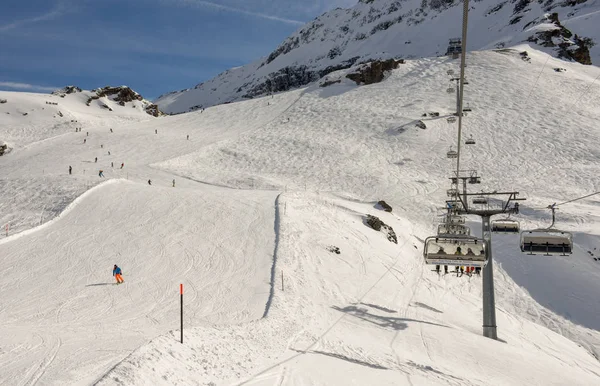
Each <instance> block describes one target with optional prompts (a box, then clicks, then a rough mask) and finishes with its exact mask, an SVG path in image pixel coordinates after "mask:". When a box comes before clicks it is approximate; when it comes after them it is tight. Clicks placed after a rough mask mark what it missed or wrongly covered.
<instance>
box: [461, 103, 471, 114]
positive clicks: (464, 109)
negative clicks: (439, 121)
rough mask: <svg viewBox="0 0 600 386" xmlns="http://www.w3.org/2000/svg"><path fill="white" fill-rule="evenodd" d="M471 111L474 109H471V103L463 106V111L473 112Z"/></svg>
mask: <svg viewBox="0 0 600 386" xmlns="http://www.w3.org/2000/svg"><path fill="white" fill-rule="evenodd" d="M471 111H473V110H472V109H471V106H469V104H468V103H467V107H463V112H471Z"/></svg>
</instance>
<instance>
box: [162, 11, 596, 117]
mask: <svg viewBox="0 0 600 386" xmlns="http://www.w3.org/2000/svg"><path fill="white" fill-rule="evenodd" d="M599 7H600V3H599V2H598V1H597V0H587V1H577V2H567V1H559V0H549V1H545V2H542V1H538V2H536V1H530V0H518V1H517V0H511V1H507V0H481V1H471V4H470V11H469V29H468V32H469V38H468V47H467V48H468V50H469V51H472V50H486V49H493V48H500V47H510V46H514V45H516V44H520V43H522V42H525V41H528V40H531V39H532V38H535V37H536V36H538V34H539V33H544V32H546V31H554V30H559V29H560V28H559V26H558V25H556V24H555V23H553V22H552V21H551V20H550V19H549V18H548V17H546V16H545V15H549V14H551V13H557V16H558V21H559V23H560V24H561V25H562V26H564V27H566V28H567V29H568V30H569V31H570V33H571V35H569V34H567V36H568V37H567V38H565V39H564V41H565V42H568V44H571V45H572V44H573V43H574V42H575V40H576V38H575V36H578V37H581V38H584V37H587V38H590V39H592V41H593V42H595V43H596V45H595V46H592V47H591V48H590V56H591V61H592V63H597V62H598V61H600V45H599V44H598V43H599V42H600V35H599V34H598V32H599V30H598V28H596V27H595V26H596V25H597V24H598V22H599V19H598V17H599V16H598V15H600V8H599ZM462 8H463V5H462V2H456V1H452V0H451V1H442V0H430V1H427V0H423V1H422V0H405V1H402V0H361V1H359V2H358V4H357V5H356V6H354V7H353V8H351V9H339V8H338V9H335V10H332V11H330V12H327V13H325V14H323V15H321V16H319V17H318V18H316V19H315V20H313V21H312V22H310V23H308V24H306V25H305V26H303V27H301V28H300V29H299V30H298V31H296V32H295V33H294V34H292V35H291V36H290V37H288V38H287V39H286V40H285V41H283V42H282V43H281V45H280V46H279V47H277V48H276V49H275V50H274V51H273V52H272V53H271V54H270V55H269V56H268V57H265V58H261V59H259V60H257V61H255V62H253V63H250V64H248V65H246V66H243V67H237V68H234V69H230V70H228V71H225V72H224V73H222V74H220V75H218V76H217V77H215V78H214V79H211V80H208V81H206V82H204V83H201V84H198V85H197V86H195V87H194V88H191V89H187V90H181V91H177V92H172V93H168V94H165V95H162V96H161V97H159V98H158V99H157V100H156V103H157V104H158V105H159V107H160V108H161V110H162V111H165V112H168V113H181V112H188V111H193V110H195V109H198V108H200V107H207V106H212V105H216V104H221V103H227V102H231V101H237V100H240V99H245V98H252V97H254V96H257V95H265V94H268V93H271V92H279V91H285V90H288V89H291V88H297V87H300V86H303V85H306V84H308V83H310V82H314V81H316V80H318V79H319V78H321V77H323V76H324V75H326V74H328V73H330V72H332V71H334V70H336V69H339V68H347V67H349V66H351V65H353V64H355V63H361V62H365V61H370V60H375V59H387V58H422V57H430V56H440V55H445V53H446V50H447V47H448V39H449V38H452V37H460V36H461V27H462ZM536 41H537V42H538V44H539V46H538V47H537V48H542V47H545V49H546V50H547V51H548V52H551V53H553V55H558V54H559V51H560V50H559V47H558V44H560V43H561V42H562V41H563V40H561V39H559V38H558V37H547V38H544V39H536Z"/></svg>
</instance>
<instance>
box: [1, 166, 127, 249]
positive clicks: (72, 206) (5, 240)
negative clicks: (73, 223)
mask: <svg viewBox="0 0 600 386" xmlns="http://www.w3.org/2000/svg"><path fill="white" fill-rule="evenodd" d="M125 181H127V180H125V179H123V178H114V179H110V180H107V181H105V182H101V183H100V184H98V185H96V186H94V187H92V188H90V189H89V190H86V191H85V192H83V193H82V194H81V195H80V196H79V197H77V198H76V199H74V200H73V201H72V202H71V203H70V204H69V205H67V207H66V208H65V209H64V210H63V211H62V212H60V214H59V215H58V216H56V217H54V218H53V219H52V220H50V221H48V222H46V223H44V224H41V225H39V226H37V227H35V228H30V229H26V230H24V231H22V232H19V233H16V234H14V235H11V236H8V237H5V238H3V239H1V240H0V245H2V244H5V243H8V242H11V241H13V240H16V239H19V238H21V237H24V236H27V235H30V234H32V233H34V232H37V231H39V230H42V229H44V228H47V227H49V226H50V225H52V224H54V223H55V222H57V221H58V220H60V219H61V218H63V217H64V216H65V215H67V214H68V213H69V212H71V211H72V210H73V209H75V207H76V206H77V205H79V203H80V202H81V201H82V200H83V199H85V198H86V197H87V196H89V195H91V194H92V193H94V192H95V191H96V190H98V189H100V188H101V187H104V186H106V185H108V184H114V183H118V182H125Z"/></svg>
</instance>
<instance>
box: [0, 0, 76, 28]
mask: <svg viewBox="0 0 600 386" xmlns="http://www.w3.org/2000/svg"><path fill="white" fill-rule="evenodd" d="M65 10H66V7H65V5H64V3H63V2H59V3H58V4H57V5H56V6H55V7H54V9H52V10H51V11H49V12H46V13H44V14H42V15H38V16H34V17H30V18H26V19H21V20H15V21H13V22H12V23H9V24H5V25H0V32H4V31H8V30H11V29H14V28H17V27H19V26H21V25H23V24H31V23H37V22H40V21H45V20H51V19H55V18H57V17H59V16H61V15H62V14H63V13H64V12H65Z"/></svg>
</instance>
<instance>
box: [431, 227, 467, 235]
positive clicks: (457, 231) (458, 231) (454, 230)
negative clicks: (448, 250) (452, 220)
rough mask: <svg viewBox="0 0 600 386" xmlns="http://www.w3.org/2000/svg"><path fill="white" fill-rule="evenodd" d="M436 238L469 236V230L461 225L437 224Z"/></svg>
mask: <svg viewBox="0 0 600 386" xmlns="http://www.w3.org/2000/svg"><path fill="white" fill-rule="evenodd" d="M437 233H438V236H439V235H463V236H470V235H471V228H469V227H468V226H466V225H463V224H439V225H438V231H437Z"/></svg>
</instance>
